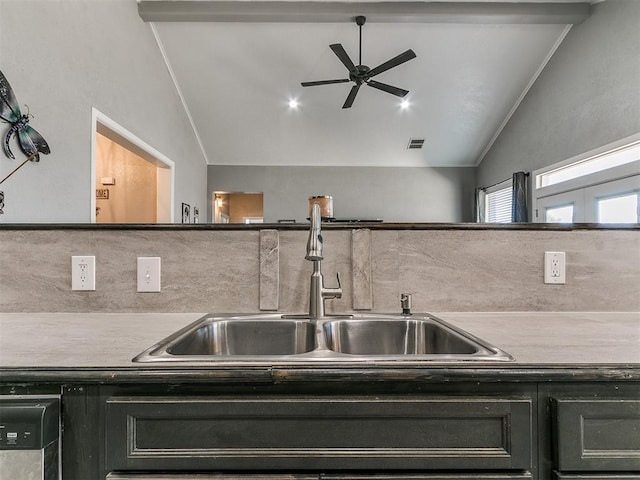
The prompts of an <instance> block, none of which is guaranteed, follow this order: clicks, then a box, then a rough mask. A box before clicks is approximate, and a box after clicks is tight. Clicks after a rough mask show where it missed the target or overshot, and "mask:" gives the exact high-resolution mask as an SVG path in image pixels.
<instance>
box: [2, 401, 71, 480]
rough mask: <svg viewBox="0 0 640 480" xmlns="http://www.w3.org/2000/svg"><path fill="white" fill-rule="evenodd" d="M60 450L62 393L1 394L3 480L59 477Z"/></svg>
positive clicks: (49, 479) (50, 479)
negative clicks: (59, 395)
mask: <svg viewBox="0 0 640 480" xmlns="http://www.w3.org/2000/svg"><path fill="white" fill-rule="evenodd" d="M59 453H60V399H59V397H56V396H47V397H43V396H37V397H35V396H6V397H5V396H1V397H0V480H16V479H20V480H59V479H60V455H59Z"/></svg>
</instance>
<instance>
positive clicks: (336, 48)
mask: <svg viewBox="0 0 640 480" xmlns="http://www.w3.org/2000/svg"><path fill="white" fill-rule="evenodd" d="M329 48H330V49H331V50H333V53H335V54H336V56H337V57H338V58H339V59H340V61H341V62H342V63H343V64H344V66H345V67H347V70H349V71H350V72H355V71H356V66H355V65H354V64H353V62H352V61H351V59H350V58H349V55H347V52H346V51H345V49H344V47H343V46H342V45H341V44H339V43H333V44H331V45H329Z"/></svg>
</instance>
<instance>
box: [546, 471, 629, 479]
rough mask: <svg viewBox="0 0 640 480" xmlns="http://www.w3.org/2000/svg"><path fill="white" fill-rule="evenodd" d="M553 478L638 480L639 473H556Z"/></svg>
mask: <svg viewBox="0 0 640 480" xmlns="http://www.w3.org/2000/svg"><path fill="white" fill-rule="evenodd" d="M554 480H640V475H625V474H622V473H610V474H591V473H573V474H568V473H567V474H565V473H557V474H556V475H555V477H554Z"/></svg>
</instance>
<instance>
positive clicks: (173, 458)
mask: <svg viewBox="0 0 640 480" xmlns="http://www.w3.org/2000/svg"><path fill="white" fill-rule="evenodd" d="M532 411H533V408H532V399H531V398H475V397H462V398H433V397H428V398H425V397H419V396H411V397H394V396H377V397H355V396H346V397H322V398H314V397H297V396H296V397H282V396H280V397H272V398H264V397H214V398H208V397H182V396H180V397H111V398H109V399H108V400H107V402H106V410H105V415H106V439H107V451H106V468H107V470H108V471H117V470H121V471H123V470H126V471H136V470H137V471H141V470H142V471H143V470H150V469H166V470H185V469H191V470H260V471H269V470H290V471H294V470H322V471H327V470H334V471H337V470H373V471H384V470H451V471H454V470H459V471H464V470H471V471H478V472H481V471H483V470H486V471H491V470H493V471H497V470H503V471H509V470H511V471H518V470H519V471H523V470H527V469H530V468H531V467H532V444H533V437H532V435H533V432H532V428H533V427H532ZM505 475H506V476H505ZM341 478H349V477H341ZM353 478H357V477H353ZM420 478H443V477H442V476H440V477H437V476H436V477H433V476H431V477H429V476H424V477H420ZM446 478H470V477H468V476H453V477H451V476H449V477H446ZM474 478H481V477H478V476H477V475H476V476H475V477H474ZM488 478H530V477H527V476H524V477H522V476H516V477H514V476H509V475H508V474H506V473H504V474H502V475H501V476H500V475H499V476H495V475H494V476H493V477H488Z"/></svg>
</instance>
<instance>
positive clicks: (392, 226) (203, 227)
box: [0, 221, 640, 231]
mask: <svg viewBox="0 0 640 480" xmlns="http://www.w3.org/2000/svg"><path fill="white" fill-rule="evenodd" d="M308 228H309V224H307V223H291V224H284V223H260V224H250V225H246V224H239V223H235V224H234V223H227V224H221V223H220V224H213V223H198V224H179V223H171V224H131V223H113V224H97V223H58V224H53V223H6V224H0V231H2V230H160V231H164V230H178V231H181V230H197V231H207V230H222V231H225V230H241V231H244V230H248V231H256V230H258V231H259V230H307V229H308ZM322 228H323V229H324V228H326V229H329V230H352V229H365V228H366V229H370V230H497V231H503V230H507V231H509V230H516V231H519V230H543V231H574V230H640V224H638V223H633V224H601V223H566V224H558V223H392V222H390V223H384V222H356V221H354V222H324V223H323V224H322Z"/></svg>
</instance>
